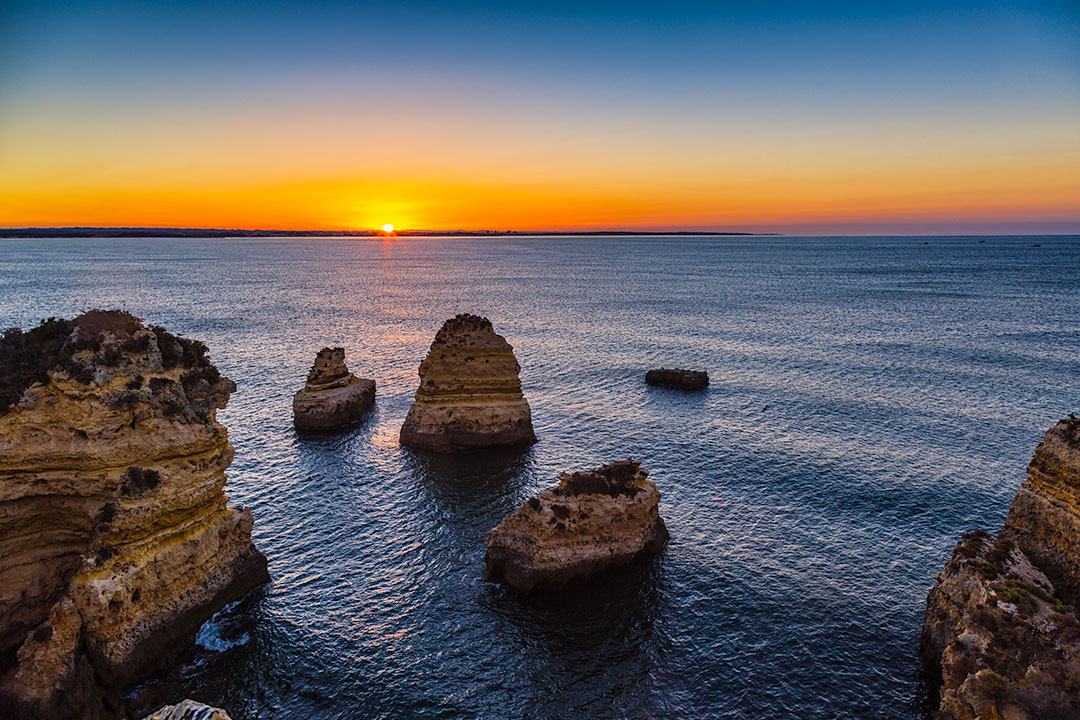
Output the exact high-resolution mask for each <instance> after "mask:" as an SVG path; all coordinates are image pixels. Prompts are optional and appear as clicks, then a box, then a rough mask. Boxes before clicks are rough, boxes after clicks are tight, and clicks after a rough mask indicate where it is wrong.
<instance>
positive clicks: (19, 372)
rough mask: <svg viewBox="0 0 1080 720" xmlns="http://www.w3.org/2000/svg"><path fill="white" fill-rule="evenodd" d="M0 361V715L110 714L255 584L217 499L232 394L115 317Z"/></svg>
mask: <svg viewBox="0 0 1080 720" xmlns="http://www.w3.org/2000/svg"><path fill="white" fill-rule="evenodd" d="M0 362H2V369H3V382H4V386H3V388H2V390H3V393H4V394H3V396H2V397H0V399H4V398H6V399H7V401H6V402H4V403H3V404H0V413H3V414H2V415H0V652H2V653H3V657H5V658H6V660H5V665H4V667H2V668H0V675H2V678H0V702H3V703H6V705H7V707H8V708H9V709H10V712H11V713H13V714H17V715H19V714H21V715H24V716H27V717H69V716H70V717H87V718H96V717H115V716H116V714H117V712H118V709H117V706H116V704H115V698H116V693H117V691H118V690H120V689H122V688H123V687H125V686H126V685H128V684H129V683H131V682H132V681H134V680H135V679H137V678H139V677H141V676H144V675H146V674H148V673H150V672H152V671H153V670H155V669H156V668H157V667H159V666H160V665H161V664H162V662H164V661H165V660H166V659H167V658H168V657H169V656H171V655H172V654H174V653H175V651H176V650H178V649H179V648H181V647H183V646H184V645H185V644H187V643H189V642H190V641H191V640H193V639H194V636H195V633H196V631H197V630H198V627H199V626H200V625H201V624H202V622H203V621H205V620H206V619H207V618H208V617H209V616H210V615H211V614H213V613H214V612H216V611H217V610H219V609H220V608H221V607H223V606H224V605H225V604H227V603H228V602H231V601H233V600H236V599H238V598H240V597H241V596H243V595H244V594H245V593H247V592H248V591H249V590H251V589H252V588H254V587H256V586H257V585H260V584H262V583H264V582H266V581H267V580H268V579H269V578H268V575H267V572H266V559H265V558H264V557H263V556H262V554H261V553H260V552H259V551H258V550H257V549H256V548H255V546H254V545H253V544H252V542H251V525H252V518H251V513H250V512H249V511H248V510H246V509H242V508H233V507H228V506H227V504H226V501H227V498H226V496H225V493H224V488H225V480H226V478H225V470H226V468H227V467H228V466H229V463H230V462H231V461H232V457H233V449H232V446H231V445H229V442H228V438H227V435H226V431H225V428H224V427H222V426H221V425H220V424H219V423H218V422H217V420H216V418H215V415H216V411H217V409H219V408H222V407H224V406H225V403H226V402H227V400H228V397H229V394H230V393H232V392H233V391H234V390H235V389H236V386H235V385H234V384H233V383H232V381H231V380H229V379H228V378H225V377H222V376H221V375H220V373H218V371H217V369H216V368H215V367H214V366H213V365H212V364H211V363H210V362H209V360H208V359H207V358H206V348H205V346H203V345H202V344H201V343H199V342H196V341H192V340H186V339H184V338H180V337H176V336H174V335H171V334H169V333H168V332H166V331H165V330H164V329H163V328H159V327H145V326H143V325H142V323H141V322H139V320H138V319H136V318H134V317H132V316H130V315H128V314H126V313H122V312H118V311H109V312H105V311H91V312H89V313H86V314H84V315H81V316H79V317H78V318H76V319H75V320H72V321H62V320H60V321H57V320H54V321H50V322H48V323H46V324H43V325H42V326H41V327H39V328H36V329H34V330H32V331H29V332H26V333H21V332H17V331H8V332H6V333H5V336H4V339H3V341H2V342H0ZM16 398H17V399H16Z"/></svg>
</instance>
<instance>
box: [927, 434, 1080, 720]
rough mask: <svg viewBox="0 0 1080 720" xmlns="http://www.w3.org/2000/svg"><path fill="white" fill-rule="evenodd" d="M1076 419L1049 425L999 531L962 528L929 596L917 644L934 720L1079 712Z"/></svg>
mask: <svg viewBox="0 0 1080 720" xmlns="http://www.w3.org/2000/svg"><path fill="white" fill-rule="evenodd" d="M1078 451H1080V420H1075V419H1070V420H1063V421H1061V422H1059V423H1058V424H1057V425H1055V426H1054V427H1053V428H1051V429H1050V430H1049V431H1048V432H1047V433H1046V438H1045V440H1044V441H1043V443H1042V444H1040V445H1039V447H1038V449H1037V450H1036V452H1035V457H1034V459H1032V461H1031V464H1030V465H1029V466H1028V478H1027V480H1025V482H1024V484H1023V486H1022V487H1021V489H1020V491H1019V492H1018V493H1017V496H1016V498H1015V499H1014V500H1013V504H1012V507H1011V508H1010V511H1009V517H1008V520H1007V521H1006V524H1005V529H1004V530H1003V531H1002V533H1001V534H1000V535H998V536H997V537H996V538H995V537H993V536H991V535H989V534H988V533H985V532H982V531H975V532H972V533H968V534H967V535H965V536H964V538H963V540H962V541H961V542H960V544H959V545H957V546H956V549H955V550H953V553H952V557H951V558H950V559H949V561H948V563H946V565H945V568H944V569H943V570H942V571H941V572H940V573H939V574H938V576H937V583H936V585H935V586H934V588H933V590H931V591H930V595H929V597H928V598H927V607H926V619H925V621H924V623H923V630H922V638H921V643H920V651H921V653H922V655H923V658H924V660H925V661H926V664H927V668H928V670H929V671H930V673H931V675H932V679H933V685H935V686H936V687H937V688H938V690H939V698H938V699H939V702H938V707H937V711H936V714H935V716H936V717H937V718H939V719H940V720H974V719H975V718H979V719H980V720H981V719H984V718H986V719H989V718H994V719H997V718H1008V719H1009V720H1040V719H1042V718H1074V717H1080V619H1078V616H1077V601H1078V600H1080V597H1078V595H1077V591H1076V585H1075V581H1076V578H1077V574H1078V572H1080V554H1078V553H1077V552H1076V549H1077V547H1078V545H1077V542H1078V540H1080V536H1078V535H1077V527H1078V525H1077V520H1078V513H1077V502H1076V500H1077V497H1078V492H1080V452H1078Z"/></svg>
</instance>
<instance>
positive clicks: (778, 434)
mask: <svg viewBox="0 0 1080 720" xmlns="http://www.w3.org/2000/svg"><path fill="white" fill-rule="evenodd" d="M1035 243H1038V245H1039V247H1035V246H1034V244H1035ZM93 307H106V308H112V307H122V308H125V309H127V310H130V311H132V312H134V313H136V314H137V315H139V316H141V317H143V318H145V319H147V320H149V321H152V322H155V323H161V324H163V325H165V326H166V327H168V328H169V329H170V330H173V331H175V332H179V333H182V334H184V335H187V336H190V337H195V338H199V339H202V340H204V341H205V342H206V343H207V344H208V345H209V346H210V349H211V356H212V358H213V360H214V361H215V362H216V363H217V365H218V366H219V367H220V368H221V369H222V371H223V372H225V373H226V374H227V375H228V376H229V377H231V378H233V379H234V380H235V381H236V383H237V385H238V387H239V390H238V391H237V393H236V394H235V395H234V396H233V399H232V401H231V402H230V404H229V406H228V408H227V409H225V410H224V411H222V412H221V413H220V419H221V421H222V422H223V423H224V424H225V425H226V426H227V427H228V428H229V434H230V437H231V439H232V442H233V444H234V445H235V446H236V460H235V462H234V463H233V465H232V468H231V469H230V471H229V487H228V491H229V493H230V495H231V496H232V498H233V501H234V502H235V503H239V504H243V505H247V506H250V507H251V508H252V510H253V512H254V514H255V531H254V534H255V541H256V543H257V544H258V546H259V547H260V548H261V549H262V550H263V551H264V552H265V553H266V555H267V557H268V558H269V561H270V572H271V574H272V576H273V583H272V584H271V585H270V586H269V587H268V588H267V589H266V590H265V591H262V592H260V593H257V594H256V595H255V596H253V597H251V598H249V599H248V600H246V601H244V602H242V603H240V604H238V605H236V606H234V607H232V608H230V609H228V610H226V611H225V612H223V613H221V614H219V615H218V616H217V617H216V618H214V619H213V620H211V621H210V622H209V623H207V625H206V626H204V627H203V630H202V632H201V633H200V639H199V645H198V647H196V648H194V649H192V650H191V651H190V652H188V653H187V655H186V656H185V659H184V662H183V664H182V665H180V666H179V667H177V668H175V669H174V670H173V671H172V672H170V673H167V674H166V675H164V676H163V677H161V678H158V679H156V680H155V681H153V682H152V683H150V687H151V689H152V691H153V692H154V693H155V701H156V700H158V699H162V700H165V699H175V698H180V697H193V698H196V699H199V700H202V701H204V702H208V703H212V704H215V705H220V706H222V707H225V708H226V709H228V710H229V712H230V713H231V714H232V716H233V718H236V720H244V719H246V718H301V717H305V718H306V717H311V718H519V717H525V718H686V717H695V718H774V717H775V718H779V717H799V718H803V719H806V718H917V717H921V713H922V709H921V706H920V693H921V692H922V691H921V689H920V680H919V672H920V663H919V661H918V658H917V643H918V634H919V629H920V625H921V621H922V613H923V609H924V606H925V598H926V593H927V591H928V590H929V588H930V587H931V585H932V583H933V578H934V575H935V573H936V572H937V571H938V570H939V569H940V568H941V566H942V564H943V563H944V562H945V560H946V558H947V557H948V554H949V552H950V550H951V548H952V547H953V545H954V544H955V543H956V541H957V540H958V538H959V535H960V534H961V533H962V532H964V531H966V530H969V529H973V528H986V529H990V530H995V529H997V528H998V527H1000V525H1001V523H1002V520H1003V519H1004V516H1005V513H1006V511H1007V508H1008V503H1009V501H1010V499H1011V498H1012V495H1013V493H1014V492H1015V490H1016V488H1017V486H1018V485H1019V483H1020V482H1021V480H1022V479H1023V477H1024V467H1025V465H1026V464H1027V462H1028V460H1029V458H1030V456H1031V454H1032V451H1033V450H1034V448H1035V445H1036V444H1037V443H1038V441H1039V439H1040V438H1041V435H1042V433H1043V431H1044V430H1045V429H1046V428H1047V427H1048V426H1049V425H1050V424H1052V423H1053V422H1054V421H1055V420H1057V419H1058V418H1060V417H1062V416H1063V415H1065V414H1067V413H1068V412H1070V411H1074V412H1075V411H1080V353H1078V348H1080V238H1078V237H1057V238H1047V237H1043V238H1018V237H985V238H970V237H965V238H873V237H870V238H773V237H762V238H667V239H665V238H528V239H517V238H499V239H490V238H485V239H464V238H457V239H438V238H431V239H402V240H394V241H384V240H371V239H313V240H308V239H270V240H253V239H245V240H203V239H191V240H162V239H146V240H112V239H103V240H0V320H2V324H3V325H4V326H10V325H21V326H24V327H25V326H28V325H31V324H33V323H36V322H37V321H38V320H39V319H40V318H43V317H46V316H49V315H58V316H71V315H73V314H75V313H77V312H79V311H81V310H86V309H89V308H93ZM466 311H468V312H474V313H480V314H483V315H486V316H488V317H489V318H491V319H492V321H493V322H494V323H495V327H496V329H497V330H498V331H499V332H501V333H502V334H503V335H505V336H506V338H507V339H508V340H509V341H510V343H511V344H512V345H513V346H514V349H515V351H516V354H517V357H518V359H519V361H520V362H521V366H522V384H523V386H524V390H525V394H526V396H527V397H528V399H529V402H530V403H531V405H532V408H533V418H534V423H535V425H536V429H537V433H538V434H539V436H540V442H539V443H538V444H537V445H536V446H534V447H533V448H532V449H530V450H528V451H526V452H523V453H517V452H500V453H477V454H475V455H471V456H467V457H460V458H447V457H438V456H427V455H423V454H417V453H413V452H411V451H408V450H404V449H402V448H401V447H399V446H398V443H397V432H398V429H399V427H400V425H401V422H402V420H403V419H404V417H405V413H406V411H407V409H408V407H409V403H410V401H411V396H412V393H413V392H414V391H415V389H416V385H417V376H416V370H417V366H418V364H419V362H420V360H421V358H422V357H423V356H424V354H425V353H426V351H427V347H428V344H429V343H430V342H431V340H432V338H433V336H434V334H435V331H436V330H437V329H438V328H439V326H440V324H441V323H442V321H443V320H445V319H446V318H448V317H450V316H452V315H454V314H456V313H458V312H466ZM324 345H342V346H344V347H345V348H346V352H347V360H348V363H349V365H350V367H351V368H352V369H353V370H354V371H355V372H357V373H358V374H360V375H362V376H367V377H373V378H375V379H376V380H377V382H378V401H377V407H376V409H375V410H374V411H373V413H372V414H371V415H370V416H369V417H368V418H367V421H366V422H365V423H363V424H362V425H360V426H359V427H357V428H355V429H353V430H351V431H349V432H345V433H343V434H341V435H339V436H331V437H315V438H308V437H298V436H297V434H296V433H295V432H294V430H293V428H292V417H291V409H290V408H291V406H290V401H291V395H292V393H293V392H294V391H296V390H297V389H298V388H299V387H300V386H301V385H302V384H303V382H304V376H305V373H306V372H307V369H308V367H309V365H310V363H311V361H312V359H313V358H314V354H315V352H316V351H317V350H318V349H319V348H321V347H323V346H324ZM656 365H667V366H672V365H674V366H684V367H690V368H703V369H707V370H708V371H709V374H710V376H711V378H712V384H711V386H710V387H709V389H708V391H706V392H704V393H699V394H692V395H687V394H680V393H678V392H673V391H668V390H663V389H653V388H649V387H647V386H646V385H645V384H644V382H643V374H644V372H645V370H646V369H647V368H649V367H651V366H656ZM627 456H632V457H634V458H637V459H640V460H642V461H643V463H644V464H645V466H647V467H648V468H650V469H651V471H652V477H653V479H654V480H655V481H656V483H657V486H658V487H659V488H660V490H661V492H662V500H661V512H662V514H663V516H664V518H665V519H666V521H667V524H668V527H669V529H670V531H671V542H670V544H669V545H668V546H667V548H666V550H665V551H664V552H663V553H662V554H661V555H660V556H659V557H658V558H657V559H656V560H655V562H652V563H648V564H645V565H642V566H640V567H636V568H633V569H631V570H630V571H629V572H627V573H624V574H623V575H621V576H618V577H615V578H611V579H607V580H605V581H604V582H603V583H602V584H601V585H600V586H598V587H595V588H589V589H585V590H580V591H577V592H573V593H567V594H563V595H560V596H555V597H546V598H536V599H522V598H519V597H515V596H512V595H509V594H507V593H506V592H504V591H503V590H502V589H501V588H500V587H498V586H496V585H492V584H490V583H488V582H486V581H485V579H484V563H483V555H484V546H483V534H484V532H485V531H486V530H488V529H489V528H491V527H493V526H494V525H495V524H497V523H498V522H499V520H500V519H501V518H502V517H503V516H504V515H505V514H507V513H508V512H510V511H512V510H513V509H514V507H515V506H516V505H517V504H518V503H519V502H521V501H522V500H523V499H525V498H526V497H528V496H529V495H530V494H531V493H533V492H535V491H537V490H538V489H540V488H542V487H544V486H546V485H548V484H551V483H553V482H554V481H555V475H556V474H557V473H558V472H559V471H561V470H565V469H575V468H587V467H591V466H595V465H597V464H599V463H602V462H605V461H609V460H613V459H617V458H622V457H627Z"/></svg>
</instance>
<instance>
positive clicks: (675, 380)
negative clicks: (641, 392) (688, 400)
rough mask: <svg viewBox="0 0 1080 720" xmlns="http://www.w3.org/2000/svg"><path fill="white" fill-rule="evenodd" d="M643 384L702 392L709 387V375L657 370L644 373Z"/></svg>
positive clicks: (692, 371) (686, 371)
mask: <svg viewBox="0 0 1080 720" xmlns="http://www.w3.org/2000/svg"><path fill="white" fill-rule="evenodd" d="M645 382H646V383H648V384H649V385H662V386H664V387H673V388H678V389H679V390H702V389H704V388H706V387H708V385H709V373H707V372H704V371H703V370H679V369H675V370H669V369H667V368H659V369H656V370H650V371H648V372H647V373H645Z"/></svg>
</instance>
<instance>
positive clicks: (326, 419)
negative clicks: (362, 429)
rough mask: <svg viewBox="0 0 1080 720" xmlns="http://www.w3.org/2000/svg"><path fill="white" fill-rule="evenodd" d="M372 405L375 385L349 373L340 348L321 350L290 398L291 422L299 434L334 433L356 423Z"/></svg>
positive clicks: (371, 381) (343, 351) (372, 381)
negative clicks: (302, 383) (303, 381)
mask: <svg viewBox="0 0 1080 720" xmlns="http://www.w3.org/2000/svg"><path fill="white" fill-rule="evenodd" d="M374 403H375V381H374V380H368V379H366V378H358V377H356V376H355V375H353V374H352V373H350V372H349V368H347V367H346V366H345V350H344V349H343V348H323V349H322V350H320V351H319V354H318V355H316V356H315V364H314V365H312V366H311V371H310V372H309V373H308V376H307V384H306V385H305V386H304V387H303V388H302V389H301V390H300V391H299V392H297V393H296V395H294V396H293V421H294V423H295V425H296V428H297V429H298V430H334V429H336V428H340V427H343V426H345V425H348V424H349V423H351V422H353V421H354V420H359V419H360V418H361V417H363V415H364V413H365V412H367V410H368V408H370V407H371V406H372V405H373V404H374Z"/></svg>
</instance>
